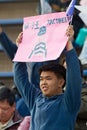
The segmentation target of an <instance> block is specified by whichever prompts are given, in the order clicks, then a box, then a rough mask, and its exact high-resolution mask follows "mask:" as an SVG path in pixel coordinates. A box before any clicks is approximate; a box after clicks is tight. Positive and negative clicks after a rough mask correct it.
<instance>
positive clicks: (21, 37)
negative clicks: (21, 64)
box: [16, 32, 23, 46]
mask: <svg viewBox="0 0 87 130" xmlns="http://www.w3.org/2000/svg"><path fill="white" fill-rule="evenodd" d="M22 39H23V32H21V33H19V35H18V37H17V39H16V45H17V46H19V44H20V43H21V42H22Z"/></svg>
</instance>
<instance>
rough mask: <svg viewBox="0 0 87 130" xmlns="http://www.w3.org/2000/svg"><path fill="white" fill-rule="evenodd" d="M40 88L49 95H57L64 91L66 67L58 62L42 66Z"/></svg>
mask: <svg viewBox="0 0 87 130" xmlns="http://www.w3.org/2000/svg"><path fill="white" fill-rule="evenodd" d="M39 72H40V89H41V91H42V93H43V94H44V95H45V96H47V97H51V96H55V95H58V94H60V93H62V92H63V87H64V85H65V81H66V70H65V68H64V67H63V66H62V65H60V64H56V63H49V64H47V65H44V66H42V67H41V68H40V70H39Z"/></svg>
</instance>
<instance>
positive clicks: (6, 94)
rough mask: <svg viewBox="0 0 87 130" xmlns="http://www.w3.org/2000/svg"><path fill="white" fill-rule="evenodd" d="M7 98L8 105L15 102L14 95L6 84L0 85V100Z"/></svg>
mask: <svg viewBox="0 0 87 130" xmlns="http://www.w3.org/2000/svg"><path fill="white" fill-rule="evenodd" d="M4 100H7V102H8V103H9V105H10V106H12V105H13V104H14V103H15V95H14V93H13V92H12V91H11V89H10V88H8V87H6V86H1V87H0V101H1V102H2V101H4Z"/></svg>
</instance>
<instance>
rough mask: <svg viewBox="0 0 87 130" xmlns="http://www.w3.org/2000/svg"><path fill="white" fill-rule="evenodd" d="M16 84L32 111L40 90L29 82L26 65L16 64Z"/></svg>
mask: <svg viewBox="0 0 87 130" xmlns="http://www.w3.org/2000/svg"><path fill="white" fill-rule="evenodd" d="M14 82H15V84H16V86H17V88H18V90H19V92H20V94H21V96H22V97H23V99H24V101H25V102H26V104H27V106H28V107H29V110H30V111H31V110H32V108H33V105H34V103H35V100H36V98H37V96H38V95H39V94H40V90H39V89H37V88H36V86H34V85H32V84H31V83H30V82H29V79H28V73H27V66H26V63H14Z"/></svg>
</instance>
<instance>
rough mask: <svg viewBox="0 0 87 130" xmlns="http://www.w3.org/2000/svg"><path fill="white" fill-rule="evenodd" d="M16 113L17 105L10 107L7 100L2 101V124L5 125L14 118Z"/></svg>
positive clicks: (0, 114)
mask: <svg viewBox="0 0 87 130" xmlns="http://www.w3.org/2000/svg"><path fill="white" fill-rule="evenodd" d="M14 111H15V104H13V105H12V106H10V105H9V103H8V102H7V100H4V101H0V122H1V123H2V124H5V123H6V122H7V121H9V119H10V118H11V117H12V115H13V113H14Z"/></svg>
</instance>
